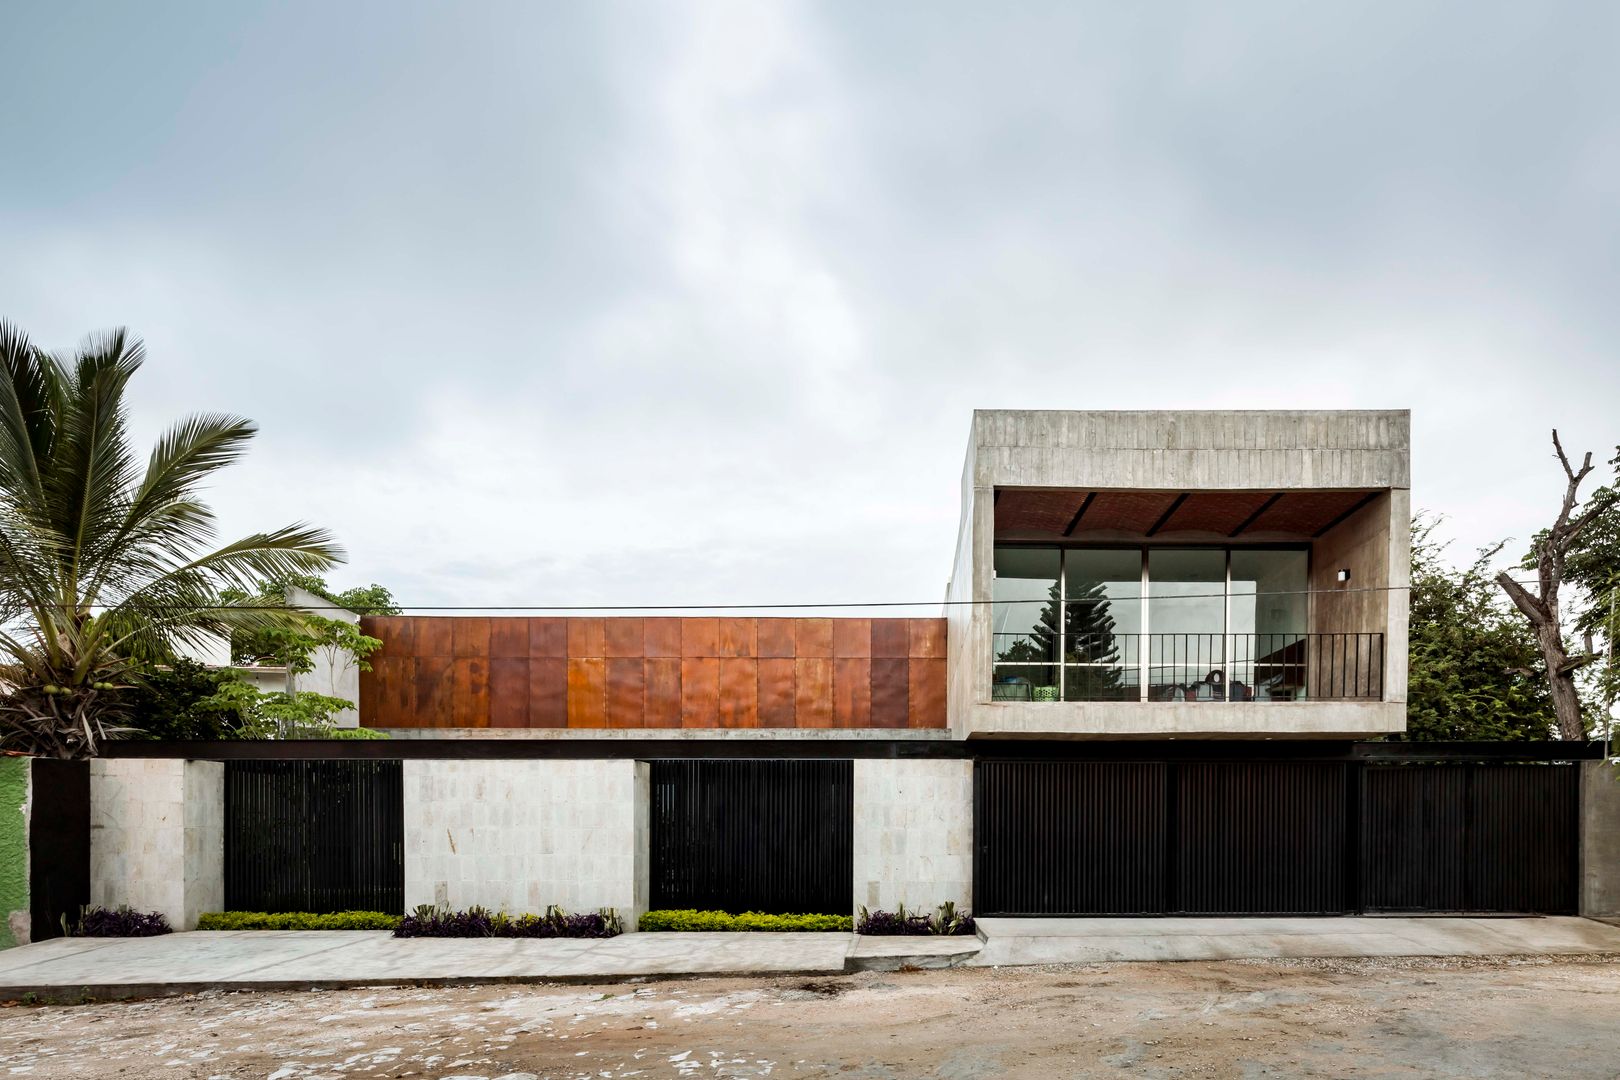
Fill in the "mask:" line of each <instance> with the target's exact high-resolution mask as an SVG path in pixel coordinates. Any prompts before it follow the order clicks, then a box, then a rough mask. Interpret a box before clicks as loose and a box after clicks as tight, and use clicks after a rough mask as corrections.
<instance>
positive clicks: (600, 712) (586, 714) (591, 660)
mask: <svg viewBox="0 0 1620 1080" xmlns="http://www.w3.org/2000/svg"><path fill="white" fill-rule="evenodd" d="M606 663H607V661H605V660H603V659H602V658H601V657H585V656H571V657H569V658H568V726H569V727H571V728H599V727H602V726H603V724H604V723H605V722H606V712H607V669H606V666H605V665H606Z"/></svg>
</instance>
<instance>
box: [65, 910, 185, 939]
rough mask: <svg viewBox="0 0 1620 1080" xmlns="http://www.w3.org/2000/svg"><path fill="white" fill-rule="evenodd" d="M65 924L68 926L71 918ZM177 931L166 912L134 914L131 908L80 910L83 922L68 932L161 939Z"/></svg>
mask: <svg viewBox="0 0 1620 1080" xmlns="http://www.w3.org/2000/svg"><path fill="white" fill-rule="evenodd" d="M62 921H63V922H64V923H66V922H67V917H66V916H63V917H62ZM173 932H174V930H173V928H172V927H170V926H169V920H168V919H167V918H165V917H164V915H163V913H162V912H158V911H132V910H130V908H129V907H127V906H120V907H119V908H117V909H116V910H109V909H107V908H104V907H86V908H80V909H79V921H78V922H77V923H76V924H74V926H73V927H71V928H70V929H69V930H68V933H69V934H71V935H72V936H74V937H157V936H158V935H159V934H171V933H173Z"/></svg>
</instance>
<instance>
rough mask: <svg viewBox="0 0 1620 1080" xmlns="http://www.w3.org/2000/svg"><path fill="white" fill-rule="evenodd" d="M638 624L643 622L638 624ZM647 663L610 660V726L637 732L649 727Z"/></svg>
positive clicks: (630, 659) (619, 658)
mask: <svg viewBox="0 0 1620 1080" xmlns="http://www.w3.org/2000/svg"><path fill="white" fill-rule="evenodd" d="M618 621H619V620H617V619H614V620H610V621H609V623H608V626H609V633H608V646H609V648H611V647H612V645H613V633H612V625H613V623H614V622H618ZM635 621H637V622H639V621H640V620H639V619H638V620H635ZM646 691H647V671H646V661H645V660H643V659H642V658H641V657H639V656H635V657H630V656H611V657H609V658H608V660H607V726H608V727H610V728H638V727H642V726H644V725H645V724H646Z"/></svg>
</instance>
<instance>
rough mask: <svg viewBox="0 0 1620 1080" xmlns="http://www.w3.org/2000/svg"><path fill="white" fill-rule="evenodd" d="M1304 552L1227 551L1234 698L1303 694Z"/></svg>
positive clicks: (1306, 572) (1306, 626) (1276, 698)
mask: <svg viewBox="0 0 1620 1080" xmlns="http://www.w3.org/2000/svg"><path fill="white" fill-rule="evenodd" d="M1309 560H1310V556H1309V554H1308V553H1307V552H1305V551H1300V550H1276V549H1243V548H1239V549H1235V550H1234V551H1233V552H1232V583H1231V587H1230V589H1229V592H1230V594H1231V599H1230V601H1229V603H1230V605H1231V612H1232V615H1231V635H1232V636H1231V655H1230V657H1229V669H1228V677H1229V679H1230V680H1231V685H1232V699H1233V700H1234V701H1295V700H1298V699H1299V698H1300V697H1303V696H1304V694H1305V673H1306V667H1307V656H1306V652H1307V649H1308V648H1309V644H1310V639H1309V638H1308V637H1307V636H1306V631H1307V630H1308V629H1309V619H1310V604H1309V599H1310V598H1309V596H1308V595H1307V590H1308V589H1309V587H1310V583H1309V565H1308V564H1309Z"/></svg>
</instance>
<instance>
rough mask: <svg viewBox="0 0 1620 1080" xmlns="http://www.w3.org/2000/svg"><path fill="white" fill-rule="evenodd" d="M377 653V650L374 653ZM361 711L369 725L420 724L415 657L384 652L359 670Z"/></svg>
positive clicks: (406, 725) (399, 725) (405, 725)
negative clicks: (369, 666) (367, 666)
mask: <svg viewBox="0 0 1620 1080" xmlns="http://www.w3.org/2000/svg"><path fill="white" fill-rule="evenodd" d="M373 656H374V657H375V654H373ZM359 705H360V715H362V716H364V717H366V723H367V726H368V727H418V726H420V723H419V721H418V719H417V716H416V660H415V658H414V657H398V656H384V657H375V658H374V659H373V660H372V661H371V670H370V671H362V672H361V673H360V702H359Z"/></svg>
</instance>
